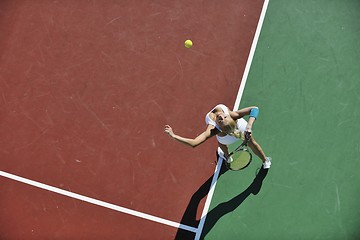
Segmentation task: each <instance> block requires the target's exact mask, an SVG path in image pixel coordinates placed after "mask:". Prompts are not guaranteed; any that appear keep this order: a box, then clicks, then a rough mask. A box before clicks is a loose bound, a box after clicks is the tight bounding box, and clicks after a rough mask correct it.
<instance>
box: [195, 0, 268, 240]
mask: <svg viewBox="0 0 360 240" xmlns="http://www.w3.org/2000/svg"><path fill="white" fill-rule="evenodd" d="M268 5H269V0H264V4H263V7H262V10H261V13H260V17H259V21H258V25H257V27H256V31H255V35H254V39H253V42H252V44H251V48H250V53H249V56H248V60H247V62H246V66H245V70H244V74H243V77H242V79H241V83H240V87H239V91H238V94H237V96H236V100H235V104H234V108H233V110H238V108H239V106H240V102H241V99H242V96H243V93H244V89H245V85H246V81H247V78H248V75H249V72H250V67H251V64H252V60H253V58H254V55H255V50H256V46H257V43H258V40H259V37H260V32H261V29H262V25H263V23H264V20H265V15H266V11H267V8H268ZM222 162H223V159H222V158H220V157H219V158H218V163H217V165H216V168H215V172H214V176H213V179H212V182H211V186H210V191H209V193H208V195H207V198H206V201H205V206H204V209H203V212H202V214H201V219H200V222H199V225H198V228H197V231H196V235H195V240H199V239H200V237H201V234H202V230H203V228H204V225H205V221H206V216H207V214H208V212H209V208H210V204H211V200H212V198H213V196H214V192H215V186H216V183H217V180H218V177H219V173H220V169H221V165H222Z"/></svg>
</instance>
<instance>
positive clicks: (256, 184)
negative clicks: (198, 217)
mask: <svg viewBox="0 0 360 240" xmlns="http://www.w3.org/2000/svg"><path fill="white" fill-rule="evenodd" d="M267 173H268V169H263V168H261V169H260V171H259V172H258V174H257V175H256V177H255V179H254V181H253V182H252V183H251V184H250V186H249V187H248V188H247V189H245V191H243V192H242V193H240V194H239V195H237V196H235V197H234V198H232V199H230V200H229V201H227V202H223V203H220V204H219V205H217V206H216V207H215V208H214V209H212V210H211V211H210V212H209V213H208V214H207V216H206V221H205V225H204V228H203V232H202V235H201V238H200V239H204V237H205V236H206V235H207V234H208V233H209V232H210V230H211V229H212V228H213V227H214V226H215V224H216V223H217V222H218V221H219V219H220V218H222V217H223V216H225V215H226V214H228V213H230V212H232V211H234V210H235V209H236V208H237V207H239V206H240V205H241V204H242V203H243V202H244V200H245V199H246V198H247V197H249V196H250V195H251V194H253V195H257V194H258V193H259V192H260V189H261V186H262V182H263V180H264V179H265V177H266V175H267Z"/></svg>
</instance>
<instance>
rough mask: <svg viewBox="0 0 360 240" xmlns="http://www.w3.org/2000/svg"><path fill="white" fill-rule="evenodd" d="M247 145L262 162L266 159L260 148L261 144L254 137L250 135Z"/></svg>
mask: <svg viewBox="0 0 360 240" xmlns="http://www.w3.org/2000/svg"><path fill="white" fill-rule="evenodd" d="M248 146H249V147H250V148H251V150H252V151H253V152H254V153H255V154H256V156H258V157H259V158H260V159H261V160H262V161H263V162H265V161H266V155H265V153H264V151H263V150H262V148H261V146H260V145H259V144H258V143H257V142H256V141H255V139H254V138H253V137H252V136H251V139H250V140H249V142H248Z"/></svg>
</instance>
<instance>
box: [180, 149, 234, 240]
mask: <svg viewBox="0 0 360 240" xmlns="http://www.w3.org/2000/svg"><path fill="white" fill-rule="evenodd" d="M216 159H218V156H217V158H216ZM227 171H228V169H227V168H226V166H225V164H223V165H222V166H221V169H220V172H219V178H220V176H221V175H223V174H224V173H225V172H227ZM213 177H214V174H213V175H211V176H210V177H209V178H208V179H207V180H206V181H205V182H204V183H203V184H202V185H201V186H200V187H199V189H198V190H197V191H196V192H195V193H194V194H193V195H192V197H191V199H190V201H189V204H188V206H187V208H186V210H185V212H184V215H183V217H182V219H181V221H180V223H181V224H184V225H187V226H191V227H195V228H197V227H198V225H199V222H200V219H196V213H197V210H198V207H199V204H200V202H201V200H202V199H204V198H205V197H206V196H207V194H208V193H209V190H210V187H211V183H212V179H213ZM194 237H195V233H193V232H189V231H186V230H182V229H178V231H177V233H176V236H175V238H174V239H175V240H193V239H194Z"/></svg>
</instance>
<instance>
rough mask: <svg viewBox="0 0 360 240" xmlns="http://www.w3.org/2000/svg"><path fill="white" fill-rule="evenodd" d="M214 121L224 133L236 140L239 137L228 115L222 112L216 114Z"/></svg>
mask: <svg viewBox="0 0 360 240" xmlns="http://www.w3.org/2000/svg"><path fill="white" fill-rule="evenodd" d="M215 121H216V124H217V125H218V126H219V128H220V129H221V131H223V132H224V133H226V134H228V135H231V136H234V137H237V138H240V137H241V135H240V132H239V131H237V128H236V122H235V120H234V119H232V117H231V116H230V115H228V114H225V113H224V112H217V113H216V120H215Z"/></svg>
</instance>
